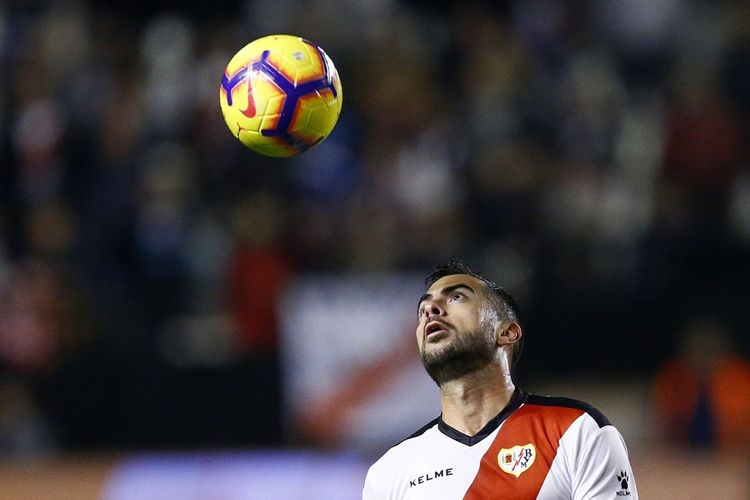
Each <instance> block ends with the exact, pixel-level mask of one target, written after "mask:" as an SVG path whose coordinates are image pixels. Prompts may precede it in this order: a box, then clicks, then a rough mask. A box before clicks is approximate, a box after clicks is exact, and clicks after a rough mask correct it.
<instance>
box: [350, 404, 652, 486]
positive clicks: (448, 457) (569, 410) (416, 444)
mask: <svg viewBox="0 0 750 500" xmlns="http://www.w3.org/2000/svg"><path fill="white" fill-rule="evenodd" d="M362 498H363V500H406V499H408V500H416V499H424V500H460V499H465V500H480V499H484V500H489V499H509V500H510V499H512V500H525V499H533V498H537V499H544V500H552V499H555V500H562V499H570V500H600V499H624V500H637V499H638V492H637V490H636V487H635V482H634V480H633V471H632V469H631V467H630V462H629V460H628V453H627V449H626V447H625V442H624V441H623V439H622V436H621V435H620V433H619V432H618V431H617V429H615V428H614V427H613V426H612V425H611V424H610V423H609V421H608V420H607V418H606V417H605V416H604V415H602V414H601V413H600V412H599V411H597V410H596V409H594V408H592V407H591V406H589V405H587V404H586V403H582V402H580V401H576V400H573V399H567V398H554V397H548V396H538V395H533V394H528V393H524V392H522V391H520V390H516V392H515V393H514V395H513V398H512V399H511V401H510V402H509V403H508V406H506V407H505V408H504V409H503V411H501V412H500V413H499V414H498V415H497V416H496V417H495V418H494V419H492V420H491V421H490V422H489V423H488V424H487V425H486V426H485V427H484V428H483V429H482V430H481V431H479V433H477V434H476V435H474V436H467V435H466V434H463V433H461V432H459V431H457V430H456V429H453V428H452V427H450V426H449V425H447V424H446V423H445V422H443V420H442V419H441V418H437V419H435V420H433V421H432V422H430V423H429V424H427V425H426V426H425V427H423V428H422V429H420V430H419V431H418V432H416V433H415V434H414V435H412V436H411V437H409V438H408V439H406V440H404V441H402V442H401V443H399V444H398V445H396V446H394V447H393V448H391V449H390V450H388V451H387V452H386V453H385V455H383V457H381V458H380V460H378V461H377V462H376V463H375V464H373V465H372V467H370V470H369V471H368V473H367V478H366V480H365V486H364V490H363V492H362Z"/></svg>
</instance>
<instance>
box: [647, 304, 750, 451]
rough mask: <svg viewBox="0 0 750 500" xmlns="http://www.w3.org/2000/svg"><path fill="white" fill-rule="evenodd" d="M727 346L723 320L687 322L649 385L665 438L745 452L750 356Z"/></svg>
mask: <svg viewBox="0 0 750 500" xmlns="http://www.w3.org/2000/svg"><path fill="white" fill-rule="evenodd" d="M732 347H733V346H732V338H731V335H730V330H729V326H728V325H727V324H725V323H724V322H722V321H721V320H720V319H717V318H710V317H699V318H695V319H693V320H691V321H690V322H689V323H688V324H687V326H686V327H685V329H684V331H683V332H682V336H681V338H680V344H679V352H678V353H677V354H676V356H675V357H673V358H672V359H670V360H668V361H667V362H666V363H664V365H663V366H662V367H661V368H660V369H659V371H658V373H657V375H656V378H655V380H654V385H653V393H652V398H653V408H654V412H655V416H656V423H657V430H658V433H659V436H660V437H662V438H663V439H664V440H665V441H666V442H668V443H671V444H675V445H677V446H686V447H690V448H699V449H709V450H723V451H726V450H734V451H741V452H744V453H748V452H750V362H748V361H747V360H746V359H743V358H742V357H740V356H739V355H737V354H736V353H734V352H733V351H732Z"/></svg>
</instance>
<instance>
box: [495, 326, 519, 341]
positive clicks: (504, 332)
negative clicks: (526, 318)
mask: <svg viewBox="0 0 750 500" xmlns="http://www.w3.org/2000/svg"><path fill="white" fill-rule="evenodd" d="M495 328H496V330H495V341H496V342H497V345H499V346H503V345H512V344H515V343H516V342H518V341H519V340H521V337H523V330H521V325H519V324H518V323H516V322H515V321H498V323H497V326H496V327H495Z"/></svg>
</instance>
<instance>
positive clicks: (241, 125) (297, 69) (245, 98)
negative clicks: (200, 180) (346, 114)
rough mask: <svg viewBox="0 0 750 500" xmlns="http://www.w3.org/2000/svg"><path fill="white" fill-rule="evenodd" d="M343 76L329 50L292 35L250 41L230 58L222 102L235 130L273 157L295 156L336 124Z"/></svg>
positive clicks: (254, 147) (245, 141)
mask: <svg viewBox="0 0 750 500" xmlns="http://www.w3.org/2000/svg"><path fill="white" fill-rule="evenodd" d="M342 97H343V96H342V94H341V81H340V79H339V74H338V72H337V71H336V68H335V67H334V65H333V61H331V58H330V57H328V55H327V54H326V53H325V52H324V51H323V49H321V48H320V47H318V46H317V45H315V44H314V43H312V42H310V41H308V40H305V39H304V38H300V37H297V36H291V35H269V36H265V37H263V38H259V39H257V40H255V41H253V42H250V43H249V44H247V45H245V46H244V47H243V48H242V49H240V50H239V52H237V53H236V54H235V55H234V57H232V59H231V60H230V61H229V64H228V65H227V68H226V70H224V76H223V77H222V79H221V87H220V88H219V104H220V105H221V113H222V115H224V121H226V123H227V126H228V127H229V130H231V131H232V134H234V135H235V137H237V138H238V139H239V140H240V142H241V143H242V144H244V145H245V146H247V147H248V148H250V149H252V150H253V151H257V152H258V153H261V154H264V155H267V156H277V157H285V156H294V155H297V154H300V153H302V152H304V151H307V150H308V149H310V148H311V147H313V146H315V145H316V144H319V143H320V142H321V141H322V140H323V139H325V138H326V137H327V136H328V134H330V133H331V130H333V127H334V126H335V125H336V121H337V120H338V117H339V113H340V112H341V105H342V102H343V101H342Z"/></svg>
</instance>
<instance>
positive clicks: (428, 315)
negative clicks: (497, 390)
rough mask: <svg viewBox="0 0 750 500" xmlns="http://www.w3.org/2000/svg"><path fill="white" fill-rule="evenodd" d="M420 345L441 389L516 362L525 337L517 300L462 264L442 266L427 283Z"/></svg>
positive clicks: (421, 307) (421, 303) (420, 308)
mask: <svg viewBox="0 0 750 500" xmlns="http://www.w3.org/2000/svg"><path fill="white" fill-rule="evenodd" d="M425 288H426V291H425V294H424V295H422V297H421V299H420V301H419V306H418V314H419V325H418V326H417V331H416V335H417V344H418V346H419V350H420V356H421V358H422V363H423V364H424V366H425V369H426V370H427V373H429V375H430V376H431V377H432V378H433V380H435V382H436V383H437V384H438V385H442V384H443V383H445V382H448V381H450V380H454V379H456V378H459V377H462V376H464V375H466V374H469V373H472V372H475V371H477V370H479V369H482V368H484V367H486V366H487V365H489V364H490V363H498V362H502V361H503V360H502V357H503V356H505V357H506V360H505V361H507V363H506V364H507V366H511V365H512V364H515V362H516V361H517V360H518V358H519V357H520V355H521V349H522V342H523V340H522V339H523V335H522V332H521V327H520V326H519V324H518V310H517V307H516V304H515V301H514V300H513V298H512V297H511V296H510V295H509V294H508V293H507V292H506V291H505V290H503V289H502V288H500V287H499V286H497V284H495V283H494V282H493V281H491V280H489V279H487V278H485V277H484V276H482V275H480V274H478V273H475V272H473V271H472V270H471V269H469V267H467V266H466V265H464V264H463V262H461V261H457V260H451V261H450V262H448V264H445V265H441V266H436V267H435V268H433V271H432V273H431V274H430V275H429V276H428V277H427V278H426V279H425Z"/></svg>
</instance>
